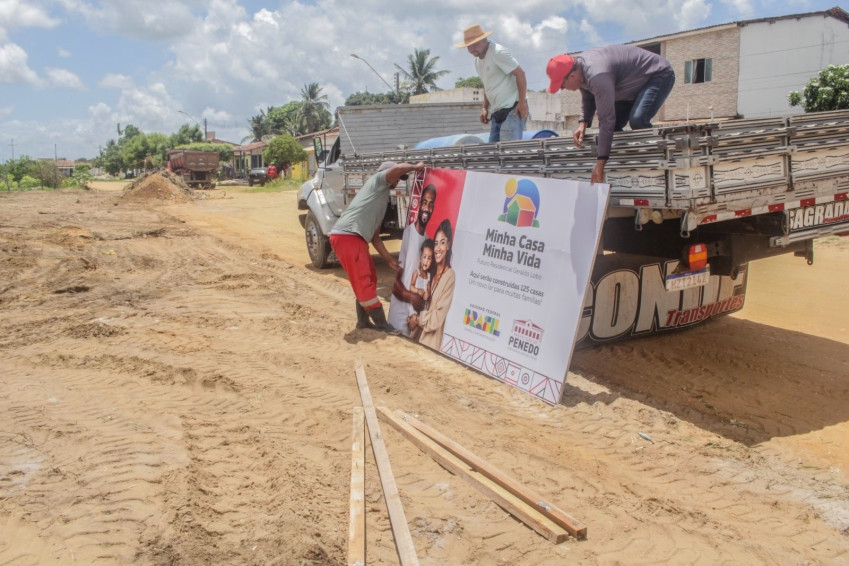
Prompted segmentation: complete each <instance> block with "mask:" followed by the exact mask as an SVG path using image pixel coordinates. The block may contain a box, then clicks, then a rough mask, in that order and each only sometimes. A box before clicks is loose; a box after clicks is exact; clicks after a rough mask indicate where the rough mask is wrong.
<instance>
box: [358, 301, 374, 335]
mask: <svg viewBox="0 0 849 566" xmlns="http://www.w3.org/2000/svg"><path fill="white" fill-rule="evenodd" d="M357 328H374V325H373V324H372V323H371V321H370V320H369V318H368V313H367V312H366V309H364V308H363V305H361V304H360V303H359V301H357Z"/></svg>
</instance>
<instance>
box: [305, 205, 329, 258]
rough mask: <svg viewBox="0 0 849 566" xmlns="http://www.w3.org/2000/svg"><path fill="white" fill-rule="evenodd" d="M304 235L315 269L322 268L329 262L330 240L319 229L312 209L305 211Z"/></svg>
mask: <svg viewBox="0 0 849 566" xmlns="http://www.w3.org/2000/svg"><path fill="white" fill-rule="evenodd" d="M304 235H305V236H306V241H307V251H308V252H309V254H310V260H312V264H313V266H314V267H316V268H317V269H324V268H325V267H327V266H328V264H329V263H330V261H329V258H330V253H331V250H330V240H329V239H328V238H327V236H325V235H324V232H322V231H321V226H319V224H318V221H317V220H316V219H315V216H314V215H313V213H312V211H309V212H308V213H307V218H306V220H305V221H304Z"/></svg>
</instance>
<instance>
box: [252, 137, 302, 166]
mask: <svg viewBox="0 0 849 566" xmlns="http://www.w3.org/2000/svg"><path fill="white" fill-rule="evenodd" d="M262 158H263V160H264V161H265V162H266V163H275V164H276V165H277V167H278V169H279V168H281V167H282V166H284V165H290V164H292V163H300V162H301V161H306V159H307V152H306V151H304V148H303V147H301V144H299V143H298V140H296V139H295V138H293V137H292V136H290V135H288V134H281V135H279V136H277V137H276V138H274V139H273V140H271V142H270V143H269V144H268V147H267V148H265V151H263V152H262Z"/></svg>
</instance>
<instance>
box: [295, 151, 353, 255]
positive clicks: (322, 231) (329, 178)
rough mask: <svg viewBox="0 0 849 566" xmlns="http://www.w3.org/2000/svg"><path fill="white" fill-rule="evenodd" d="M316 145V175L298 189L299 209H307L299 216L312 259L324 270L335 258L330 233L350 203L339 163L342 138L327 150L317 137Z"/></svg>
mask: <svg viewBox="0 0 849 566" xmlns="http://www.w3.org/2000/svg"><path fill="white" fill-rule="evenodd" d="M313 147H314V149H315V162H316V171H315V176H314V177H313V178H312V179H310V180H309V181H306V182H305V183H304V184H303V185H301V188H300V189H299V191H298V210H303V211H305V213H304V214H301V215H300V217H299V219H300V221H301V225H302V226H303V227H304V234H305V237H306V243H307V251H308V252H309V254H310V261H312V264H313V266H315V267H316V268H319V269H321V268H323V267H326V266H327V265H328V264H330V263H332V262H334V261H335V260H336V258H335V255H334V254H333V250H332V249H331V248H330V241H329V239H328V234H330V230H332V229H333V225H334V224H336V220H338V219H339V216H340V215H341V214H342V212H343V211H344V210H345V207H346V206H347V202H346V199H345V191H344V190H343V182H344V174H343V171H342V165H341V163H340V162H339V157H340V156H341V148H340V144H339V140H338V139H337V140H336V141H335V142H334V143H333V145H332V146H331V147H330V149H329V150H327V149H325V148H324V145H323V143H322V140H321V138H318V137H317V138H315V139H314V140H313Z"/></svg>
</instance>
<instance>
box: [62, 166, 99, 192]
mask: <svg viewBox="0 0 849 566" xmlns="http://www.w3.org/2000/svg"><path fill="white" fill-rule="evenodd" d="M90 170H91V165H89V164H88V163H77V164H76V165H74V172H73V173H72V174H71V178H70V179H68V182H66V183H63V184H64V185H67V186H74V187H84V188H88V183H89V181H91V180H92V179H93V178H94V177H92V175H91V172H90Z"/></svg>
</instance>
